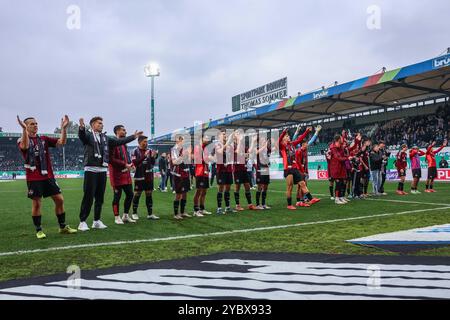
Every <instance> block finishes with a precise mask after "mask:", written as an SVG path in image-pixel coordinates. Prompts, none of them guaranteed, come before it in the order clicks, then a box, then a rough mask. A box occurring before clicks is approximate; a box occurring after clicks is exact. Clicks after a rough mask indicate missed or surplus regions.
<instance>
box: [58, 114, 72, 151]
mask: <svg viewBox="0 0 450 320" xmlns="http://www.w3.org/2000/svg"><path fill="white" fill-rule="evenodd" d="M68 125H69V116H68V115H65V116H64V118H63V119H61V136H60V137H59V139H58V142H57V143H56V145H57V146H58V147H60V146H64V145H65V144H66V142H67V126H68Z"/></svg>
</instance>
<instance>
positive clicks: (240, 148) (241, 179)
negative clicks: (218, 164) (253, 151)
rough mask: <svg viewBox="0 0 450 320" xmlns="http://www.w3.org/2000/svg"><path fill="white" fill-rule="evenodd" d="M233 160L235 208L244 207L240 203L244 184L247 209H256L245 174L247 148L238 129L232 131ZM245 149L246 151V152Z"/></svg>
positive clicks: (240, 209) (241, 209) (239, 209)
mask: <svg viewBox="0 0 450 320" xmlns="http://www.w3.org/2000/svg"><path fill="white" fill-rule="evenodd" d="M234 139H235V141H234V162H233V173H234V184H235V189H234V200H235V202H236V210H237V211H244V208H242V207H241V204H240V195H239V192H240V190H241V185H244V189H245V198H246V199H247V204H248V210H258V209H257V208H256V206H255V205H254V204H253V203H252V193H251V185H250V177H249V176H248V174H247V167H246V165H245V163H246V161H245V156H246V153H248V150H245V136H244V134H243V132H240V131H239V130H237V131H235V133H234ZM246 151H247V152H246Z"/></svg>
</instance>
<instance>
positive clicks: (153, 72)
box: [144, 62, 161, 140]
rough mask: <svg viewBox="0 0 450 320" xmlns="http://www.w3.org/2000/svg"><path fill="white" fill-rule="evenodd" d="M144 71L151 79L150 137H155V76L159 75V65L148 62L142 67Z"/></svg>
mask: <svg viewBox="0 0 450 320" xmlns="http://www.w3.org/2000/svg"><path fill="white" fill-rule="evenodd" d="M144 73H145V76H146V77H147V78H151V79H152V92H151V97H152V101H151V117H152V118H151V139H152V140H153V139H154V138H155V77H159V76H160V75H161V72H160V69H159V65H158V64H157V63H155V62H150V63H148V64H147V65H146V66H145V67H144Z"/></svg>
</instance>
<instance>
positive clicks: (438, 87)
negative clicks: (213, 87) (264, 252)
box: [151, 54, 450, 144]
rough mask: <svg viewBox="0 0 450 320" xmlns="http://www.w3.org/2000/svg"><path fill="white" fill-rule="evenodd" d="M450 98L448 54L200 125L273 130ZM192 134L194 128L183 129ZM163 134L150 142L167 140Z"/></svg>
mask: <svg viewBox="0 0 450 320" xmlns="http://www.w3.org/2000/svg"><path fill="white" fill-rule="evenodd" d="M449 96H450V54H447V55H444V56H440V57H437V58H434V59H431V60H427V61H424V62H420V63H417V64H413V65H410V66H407V67H403V68H398V69H395V70H391V71H386V72H381V73H378V74H375V75H372V76H369V77H365V78H362V79H358V80H355V81H352V82H348V83H344V84H340V85H336V86H333V87H330V88H323V89H321V90H318V91H315V92H311V93H308V94H304V95H300V96H298V97H295V98H290V99H285V100H283V101H280V102H276V103H273V104H270V105H266V106H262V107H260V108H257V109H255V110H252V111H247V112H243V113H240V114H236V115H232V116H229V117H226V118H223V119H218V120H214V121H210V122H207V123H204V124H203V129H204V130H206V129H209V128H217V129H221V128H242V129H246V128H264V129H276V128H280V127H285V126H289V125H294V124H297V123H304V122H308V121H313V120H318V119H323V118H326V117H330V116H345V115H347V114H350V113H355V112H361V111H368V110H371V109H375V108H376V109H380V108H383V109H385V110H387V109H388V108H392V107H395V106H397V105H401V104H405V103H411V102H414V101H418V100H424V99H439V98H446V97H449ZM185 131H186V132H190V133H191V134H192V133H193V132H194V127H191V128H186V129H185ZM172 137H173V134H167V135H164V136H161V137H158V138H156V139H154V140H152V141H151V143H153V144H164V143H169V142H171V141H172Z"/></svg>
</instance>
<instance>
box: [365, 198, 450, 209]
mask: <svg viewBox="0 0 450 320" xmlns="http://www.w3.org/2000/svg"><path fill="white" fill-rule="evenodd" d="M366 200H368V201H383V202H398V203H409V204H426V205H430V206H447V207H450V204H447V203H434V202H420V201H404V200H386V199H366Z"/></svg>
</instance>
